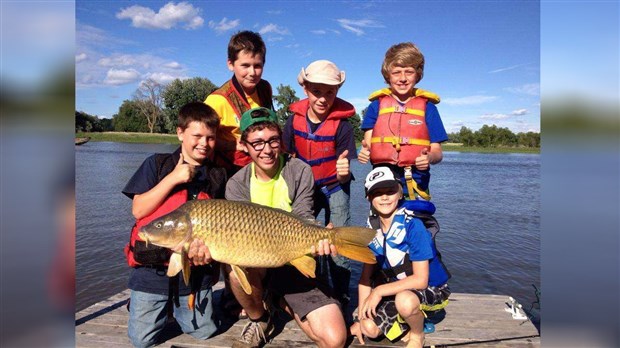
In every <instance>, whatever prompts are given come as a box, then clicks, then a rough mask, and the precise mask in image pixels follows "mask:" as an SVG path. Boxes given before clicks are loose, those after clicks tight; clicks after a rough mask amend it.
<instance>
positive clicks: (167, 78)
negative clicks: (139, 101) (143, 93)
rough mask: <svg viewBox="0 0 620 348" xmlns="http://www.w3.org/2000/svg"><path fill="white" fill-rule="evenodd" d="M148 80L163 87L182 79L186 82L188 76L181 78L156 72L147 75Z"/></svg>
mask: <svg viewBox="0 0 620 348" xmlns="http://www.w3.org/2000/svg"><path fill="white" fill-rule="evenodd" d="M147 78H150V79H153V80H154V81H155V82H157V83H159V84H162V85H167V84H169V83H170V82H172V81H174V80H176V79H180V80H185V79H187V78H188V77H187V76H179V75H173V74H167V73H164V72H155V73H151V74H148V75H147Z"/></svg>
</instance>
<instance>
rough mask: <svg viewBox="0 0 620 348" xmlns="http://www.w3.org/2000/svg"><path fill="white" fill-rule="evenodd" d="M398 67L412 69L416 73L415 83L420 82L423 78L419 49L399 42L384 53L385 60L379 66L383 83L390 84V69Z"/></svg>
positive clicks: (411, 44)
mask: <svg viewBox="0 0 620 348" xmlns="http://www.w3.org/2000/svg"><path fill="white" fill-rule="evenodd" d="M395 66H399V67H413V68H414V69H415V72H416V75H417V76H416V77H417V78H416V82H415V83H418V82H420V80H422V77H423V76H424V55H423V54H422V52H421V51H420V49H419V48H418V47H417V46H416V45H414V44H413V43H411V42H401V43H399V44H396V45H394V46H392V47H390V48H388V50H387V52H385V58H384V59H383V64H382V65H381V75H383V79H385V83H387V84H389V83H390V69H391V68H393V67H395Z"/></svg>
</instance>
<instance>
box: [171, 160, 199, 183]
mask: <svg viewBox="0 0 620 348" xmlns="http://www.w3.org/2000/svg"><path fill="white" fill-rule="evenodd" d="M194 174H196V167H195V166H193V165H191V164H189V163H184V160H183V153H182V152H181V154H180V156H179V162H178V163H177V165H176V167H174V170H173V171H172V173H170V175H173V176H174V178H175V179H176V180H175V181H176V182H177V184H184V183H186V182H190V181H191V180H192V178H193V177H194Z"/></svg>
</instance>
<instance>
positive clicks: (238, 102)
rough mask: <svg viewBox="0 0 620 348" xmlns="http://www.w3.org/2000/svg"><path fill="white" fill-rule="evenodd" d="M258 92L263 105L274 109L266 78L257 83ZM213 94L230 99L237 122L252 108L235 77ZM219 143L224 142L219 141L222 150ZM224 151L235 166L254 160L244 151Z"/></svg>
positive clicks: (242, 165)
mask: <svg viewBox="0 0 620 348" xmlns="http://www.w3.org/2000/svg"><path fill="white" fill-rule="evenodd" d="M233 81H234V82H233ZM256 93H257V94H258V98H259V99H260V101H259V103H260V104H261V106H263V107H266V108H268V109H273V103H272V100H271V99H272V90H271V85H270V84H269V82H267V81H265V80H260V81H259V82H258V84H257V85H256ZM213 94H216V95H221V96H223V97H224V98H226V100H228V103H229V104H230V106H231V107H232V108H233V110H234V111H235V115H236V116H237V122H240V120H241V115H243V113H244V112H246V111H248V110H249V109H251V106H250V104H249V103H248V101H247V99H246V98H245V94H244V93H243V90H242V88H241V86H239V84H238V83H237V82H236V81H235V80H234V77H233V79H231V80H228V81H227V82H226V83H224V84H223V85H222V86H221V87H220V88H218V89H216V90H215V91H214V92H213ZM218 143H219V144H220V145H221V144H222V142H217V143H216V150H218V151H222V150H221V148H219V146H217V144H218ZM235 145H236V144H235ZM222 152H223V153H224V155H225V157H226V158H227V159H228V160H229V161H230V162H232V163H233V164H234V165H235V166H238V167H244V166H245V165H247V164H248V163H250V162H252V158H251V157H250V156H249V155H248V154H247V153H245V152H243V151H237V150H233V151H222Z"/></svg>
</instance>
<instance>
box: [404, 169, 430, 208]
mask: <svg viewBox="0 0 620 348" xmlns="http://www.w3.org/2000/svg"><path fill="white" fill-rule="evenodd" d="M405 182H406V183H407V191H408V194H409V199H416V194H417V195H418V196H420V197H421V198H423V199H425V200H427V201H430V200H431V195H430V193H428V192H427V191H423V190H421V189H420V188H418V184H417V183H416V182H415V180H413V176H412V175H411V166H406V167H405Z"/></svg>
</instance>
